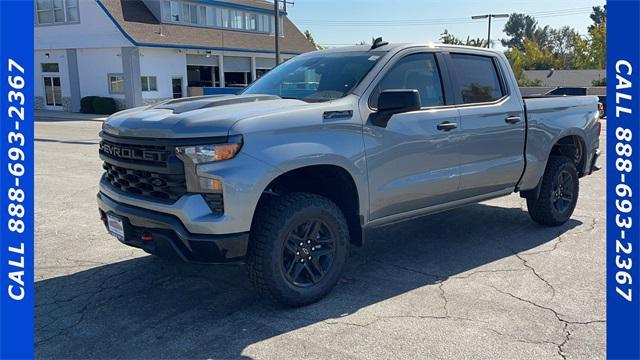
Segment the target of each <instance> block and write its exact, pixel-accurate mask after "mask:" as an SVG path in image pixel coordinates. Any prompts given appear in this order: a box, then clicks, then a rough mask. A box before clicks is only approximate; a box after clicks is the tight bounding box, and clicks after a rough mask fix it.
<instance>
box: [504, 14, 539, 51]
mask: <svg viewBox="0 0 640 360" xmlns="http://www.w3.org/2000/svg"><path fill="white" fill-rule="evenodd" d="M537 28H538V22H537V21H536V19H534V18H533V17H532V16H529V15H525V14H517V13H513V14H511V15H509V20H507V22H506V23H505V24H504V33H505V34H507V36H508V38H507V39H503V40H501V42H502V46H506V47H509V48H516V49H518V50H524V39H533V38H534V37H535V31H536V29H537Z"/></svg>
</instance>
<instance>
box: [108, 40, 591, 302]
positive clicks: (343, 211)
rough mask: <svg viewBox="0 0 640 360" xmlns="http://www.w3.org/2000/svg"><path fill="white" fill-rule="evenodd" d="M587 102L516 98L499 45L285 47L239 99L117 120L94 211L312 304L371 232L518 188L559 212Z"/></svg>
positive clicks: (572, 180)
mask: <svg viewBox="0 0 640 360" xmlns="http://www.w3.org/2000/svg"><path fill="white" fill-rule="evenodd" d="M597 102H598V99H597V97H595V96H577V97H552V98H545V97H536V98H524V99H523V98H522V96H521V95H520V91H519V89H518V86H517V83H516V79H515V77H514V75H513V73H512V71H511V69H510V66H509V63H508V62H507V59H506V58H505V57H504V55H503V54H502V53H500V52H496V51H492V50H488V49H479V48H469V47H459V46H450V45H419V44H396V45H393V44H388V43H384V42H381V41H376V42H375V43H374V45H373V46H355V47H346V48H339V49H331V50H324V51H317V52H312V53H306V54H303V55H299V56H296V57H295V58H293V59H291V60H289V61H287V62H285V63H283V64H281V65H279V66H277V67H276V68H274V69H273V70H271V71H270V72H269V73H267V74H266V75H264V76H263V77H262V78H260V79H259V80H257V81H255V82H254V83H253V84H251V85H250V86H248V87H247V88H246V89H245V90H244V91H242V93H240V94H238V95H223V96H204V97H193V98H184V99H176V100H169V101H166V102H163V103H160V104H157V105H153V106H146V107H141V108H134V109H130V110H125V111H122V112H119V113H116V114H114V115H113V116H111V117H110V118H109V119H108V121H106V122H105V123H104V125H103V128H102V131H101V133H100V136H101V139H102V141H101V143H100V146H99V154H100V157H101V158H102V160H103V161H104V163H103V167H104V170H105V172H104V175H103V176H102V178H101V180H100V185H99V193H98V195H97V197H98V205H99V211H100V215H101V219H102V221H103V222H104V224H105V226H106V227H107V229H108V231H109V233H111V234H112V235H114V236H116V237H117V238H118V239H119V240H120V241H121V242H123V243H124V244H126V245H130V246H134V247H137V248H141V249H143V250H144V251H146V252H148V253H151V254H157V255H161V256H172V257H177V258H179V259H182V260H184V261H190V262H205V263H225V262H240V263H242V262H244V263H246V267H247V269H248V274H249V278H250V280H251V282H252V283H253V284H254V285H255V287H256V288H257V290H259V291H261V292H262V293H264V294H266V295H268V296H269V297H270V298H271V299H273V300H274V301H276V302H277V303H280V304H284V305H288V306H302V305H305V304H309V303H312V302H315V301H317V300H319V299H321V298H322V297H323V296H325V295H326V294H328V293H329V292H330V291H331V289H332V288H333V287H334V286H335V284H336V282H337V281H338V280H339V277H340V274H341V271H342V269H343V267H344V265H345V262H346V261H347V257H348V254H349V251H350V248H353V247H360V246H363V245H364V244H365V242H366V241H365V240H366V238H367V234H371V232H372V231H375V229H376V228H380V227H382V226H385V225H388V224H391V223H398V222H400V221H402V220H406V219H412V218H416V217H419V216H422V215H427V214H431V213H435V212H440V211H444V210H447V209H451V208H455V207H459V206H462V205H466V204H471V203H476V202H480V201H484V200H487V199H491V198H495V197H500V196H506V195H509V194H512V193H514V192H518V193H519V194H520V196H522V197H524V198H526V202H527V206H528V210H529V213H530V215H531V218H532V219H533V221H535V222H537V223H540V224H542V225H547V226H558V225H561V224H563V223H565V222H566V221H567V220H568V219H569V218H570V216H571V215H572V213H573V211H574V208H575V206H576V202H577V200H578V187H579V182H578V181H579V178H581V177H583V176H586V175H589V174H590V173H591V172H592V171H594V167H595V163H596V159H597V157H598V155H599V149H598V148H599V134H600V130H601V126H600V123H599V118H598V108H597Z"/></svg>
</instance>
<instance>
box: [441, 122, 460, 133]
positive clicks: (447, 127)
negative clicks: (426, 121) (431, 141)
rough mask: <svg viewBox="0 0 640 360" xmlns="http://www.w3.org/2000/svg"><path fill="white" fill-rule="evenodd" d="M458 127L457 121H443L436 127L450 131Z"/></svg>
mask: <svg viewBox="0 0 640 360" xmlns="http://www.w3.org/2000/svg"><path fill="white" fill-rule="evenodd" d="M457 127H458V124H457V123H454V122H450V121H444V122H441V123H440V124H438V126H437V129H438V130H441V131H450V130H453V129H455V128H457Z"/></svg>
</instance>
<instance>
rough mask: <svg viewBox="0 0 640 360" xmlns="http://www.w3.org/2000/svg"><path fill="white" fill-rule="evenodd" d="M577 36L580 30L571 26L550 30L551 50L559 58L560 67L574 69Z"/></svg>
mask: <svg viewBox="0 0 640 360" xmlns="http://www.w3.org/2000/svg"><path fill="white" fill-rule="evenodd" d="M576 36H578V32H577V31H575V30H574V29H573V28H571V27H569V26H563V27H561V28H560V29H551V30H550V31H549V44H548V46H549V50H550V51H551V53H552V54H553V55H554V56H555V57H556V58H558V68H559V69H572V68H573V67H574V64H573V60H574V53H575V48H576V43H575V38H576Z"/></svg>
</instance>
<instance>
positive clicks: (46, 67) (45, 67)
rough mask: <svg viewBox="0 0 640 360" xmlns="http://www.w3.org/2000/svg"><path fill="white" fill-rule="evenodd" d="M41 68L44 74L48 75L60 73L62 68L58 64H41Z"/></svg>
mask: <svg viewBox="0 0 640 360" xmlns="http://www.w3.org/2000/svg"><path fill="white" fill-rule="evenodd" d="M40 66H41V68H42V72H47V73H52V72H53V73H57V72H60V66H59V65H58V63H42V64H40Z"/></svg>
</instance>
